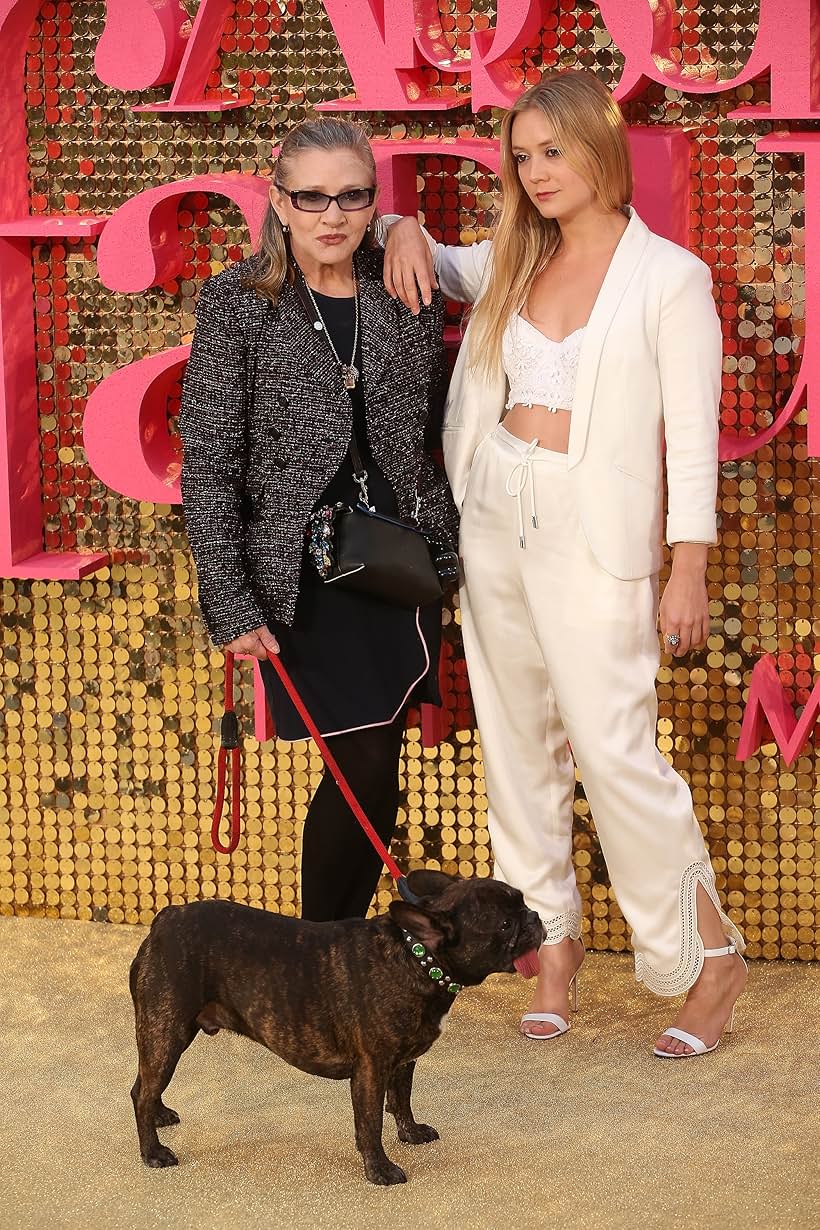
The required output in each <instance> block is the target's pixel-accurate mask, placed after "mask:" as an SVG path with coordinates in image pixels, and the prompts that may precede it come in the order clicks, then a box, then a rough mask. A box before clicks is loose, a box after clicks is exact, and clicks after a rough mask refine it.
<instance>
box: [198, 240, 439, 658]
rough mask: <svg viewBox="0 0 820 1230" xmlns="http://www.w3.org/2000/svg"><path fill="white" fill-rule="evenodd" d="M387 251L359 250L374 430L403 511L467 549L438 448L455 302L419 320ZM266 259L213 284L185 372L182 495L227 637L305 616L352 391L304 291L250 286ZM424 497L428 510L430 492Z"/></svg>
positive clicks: (218, 623) (202, 301) (212, 614)
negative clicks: (253, 270) (307, 560)
mask: <svg viewBox="0 0 820 1230" xmlns="http://www.w3.org/2000/svg"><path fill="white" fill-rule="evenodd" d="M383 259H384V258H383V253H382V252H381V251H380V250H377V251H365V252H360V253H358V254H357V256H356V268H357V275H358V279H359V302H360V312H361V330H362V366H363V377H364V394H365V406H366V414H367V427H368V439H369V443H370V447H371V449H372V452H373V455H374V457H375V459H376V461H377V462H378V464H379V465H380V466H381V468H382V470H383V471H384V474H385V475H386V477H387V479H388V480H389V482H390V483H391V485H392V487H393V489H394V491H395V493H396V499H397V502H398V506H399V511H400V513H401V515H402V516H405V517H406V516H411V515H412V514H413V512H414V510H415V509H416V507H417V508H418V512H417V516H418V521H419V523H420V525H421V526H422V528H423V529H425V530H427V531H430V532H432V533H435V534H437V535H438V536H442V537H444V538H445V539H446V541H447V542H448V544H449V545H453V546H454V545H455V540H456V536H457V530H458V514H457V512H456V509H455V505H454V503H453V499H452V496H451V494H450V489H449V486H448V484H447V479H446V477H445V475H444V472H443V470H442V469H441V468H440V467H439V466H437V465H436V464H435V462H434V461H433V460H432V458H431V457H430V455H429V454H428V452H427V451H426V450H425V443H424V438H425V429H426V427H427V423H428V419H429V417H430V415H431V414H432V415H433V416H435V420H436V421H439V413H440V409H441V405H442V403H443V399H444V393H445V374H444V373H445V361H444V349H443V342H442V323H443V302H442V299H441V296H440V295H438V294H437V295H436V298H435V300H434V302H433V304H432V305H431V307H430V308H424V309H422V311H421V314H420V315H419V316H417V317H416V316H413V315H412V313H411V312H409V311H408V310H407V309H406V308H405V307H404V306H403V305H402V304H401V303H399V302H397V301H394V300H393V299H391V298H390V296H389V295H388V294H387V291H386V290H385V289H384V285H383V283H382V265H383ZM253 260H254V258H253V257H251V258H250V260H249V261H242V262H240V263H238V264H236V265H234V266H232V267H231V268H230V269H227V270H225V272H224V273H220V274H219V275H217V276H216V277H214V278H211V279H210V280H209V281H208V282H206V283H205V285H204V286H203V287H202V290H201V291H200V295H199V302H198V305H197V323H196V330H195V333H194V339H193V345H192V348H191V356H190V358H189V360H188V365H187V369H186V372H185V378H184V382H183V394H182V407H181V413H180V432H181V435H182V442H183V462H182V500H183V508H184V512H185V523H186V529H187V533H188V540H189V542H190V545H191V550H192V552H193V556H194V561H195V563H196V568H197V574H198V578H199V602H200V607H201V610H202V614H203V618H204V620H205V623H206V625H207V628H208V631H209V633H210V635H211V638H212V639H213V641H214V643H215V644H217V645H219V644H225V643H226V642H227V641H231V640H234V639H235V638H236V637H237V636H241V635H242V634H243V633H245V632H248V631H250V630H251V629H252V628H257V627H259V625H260V624H263V623H265V622H267V621H268V620H269V619H271V618H272V619H275V620H279V621H281V622H282V623H285V624H291V623H292V622H293V615H294V610H295V607H296V597H297V593H298V588H299V573H300V567H301V562H302V554H303V551H304V535H305V527H306V525H307V521H308V517H309V516H310V513H311V512H312V510H313V508H314V505H315V504H316V501H317V499H318V498H319V496H320V495H321V493H322V492H323V491H324V489H325V487H326V486H327V484H328V483H329V482H330V480H331V478H332V477H333V476H334V474H335V473H336V472H337V470H338V469H339V466H340V465H341V464H342V461H343V459H344V456H345V454H346V452H347V448H348V443H349V440H350V430H351V426H352V421H353V419H352V408H351V403H350V398H349V396H348V394H347V392H346V390H345V388H344V385H343V382H342V377H341V373H340V371H339V368H338V365H337V363H336V361H335V359H334V358H333V355H332V354H331V352H330V348H329V346H328V344H327V341H326V339H325V337H324V335H323V334H322V333H319V332H317V331H316V330H315V329H314V328H313V326H312V324H311V322H310V321H309V320H308V317H307V314H306V312H305V309H304V306H303V305H302V302H301V301H300V299H299V297H298V295H297V294H296V291H295V290H294V288H293V287H292V286H290V285H285V286H284V287H283V289H282V291H281V294H280V296H279V300H278V302H277V304H276V305H275V306H274V305H273V304H271V303H270V301H269V300H268V299H265V298H263V297H261V296H260V295H258V294H257V293H256V291H254V290H251V289H249V288H247V287H246V286H244V285H243V276H244V275H245V274H246V273H247V272H248V270H249V268H250V267H251V262H252V261H253ZM417 496H418V506H417V504H416V497H417Z"/></svg>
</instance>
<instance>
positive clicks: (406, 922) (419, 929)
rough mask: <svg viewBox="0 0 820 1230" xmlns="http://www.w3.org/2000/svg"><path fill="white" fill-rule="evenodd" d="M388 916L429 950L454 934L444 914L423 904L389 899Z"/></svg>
mask: <svg viewBox="0 0 820 1230" xmlns="http://www.w3.org/2000/svg"><path fill="white" fill-rule="evenodd" d="M433 874H435V873H433ZM408 879H409V877H408ZM390 917H391V918H392V919H393V922H394V923H397V924H398V926H400V927H402V928H403V929H404V930H405V931H409V932H410V934H411V935H412V937H413V939H414V940H418V941H419V942H420V943H421V944H423V945H424V947H425V948H429V949H430V951H431V952H435V951H436V949H437V948H439V947H440V946H441V945H442V944H445V943H447V941H448V940H450V939H452V937H453V934H454V929H453V924H452V922H451V921H450V919H449V918H448V917H447V916H446V915H445V914H437V913H436V912H435V911H434V910H426V909H425V908H424V907H423V906H418V905H409V904H408V902H406V901H391V903H390Z"/></svg>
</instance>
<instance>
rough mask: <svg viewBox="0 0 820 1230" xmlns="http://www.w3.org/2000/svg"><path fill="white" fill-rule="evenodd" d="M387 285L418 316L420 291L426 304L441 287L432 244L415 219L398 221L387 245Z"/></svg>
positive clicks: (391, 230)
mask: <svg viewBox="0 0 820 1230" xmlns="http://www.w3.org/2000/svg"><path fill="white" fill-rule="evenodd" d="M384 285H385V287H386V289H387V293H388V294H389V295H390V296H391V297H392V298H393V299H401V301H402V303H403V304H404V305H405V307H407V308H409V309H410V311H411V312H412V313H413V315H414V316H418V314H419V311H420V310H421V309H420V307H419V294H421V299H422V302H423V303H424V305H425V306H426V307H429V306H430V303H431V302H432V298H433V291H434V290H437V289H438V282H437V281H436V271H435V269H434V267H433V257H432V254H431V252H430V245H429V244H428V243H427V240H426V239H425V238H424V233H423V232H422V229H421V227H420V226H419V224H418V222H417V221H416V219H415V218H402V219H401V221H399V222H394V223H393V224H392V226H391V227H390V229H389V230H388V232H387V242H386V243H385V246H384Z"/></svg>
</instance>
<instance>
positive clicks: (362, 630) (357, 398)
mask: <svg viewBox="0 0 820 1230" xmlns="http://www.w3.org/2000/svg"><path fill="white" fill-rule="evenodd" d="M314 294H315V297H316V300H317V302H318V304H319V308H320V311H321V313H322V317H323V319H324V321H325V324H326V325H327V328H328V330H329V332H330V334H331V336H332V338H333V344H334V346H335V347H336V350H337V352H338V353H339V354H340V355H341V356H342V357H343V358H344V359H346V358H347V356H349V355H350V353H351V351H352V348H353V337H354V331H355V312H356V308H355V300H354V299H353V298H349V299H338V298H330V297H329V296H327V295H320V294H318V293H316V292H314ZM355 363H356V367H357V368H358V369H359V371H360V372H361V370H362V363H361V341H360V342H359V349H358V351H357V354H356V359H355ZM363 383H364V381H363V378H362V377H361V376H360V378H359V380H358V383H357V385H356V388H355V389H353V390H352V391H351V393H350V400H351V404H352V410H353V426H354V430H355V432H356V440H357V442H358V444H359V449H360V452H361V456H362V464H363V465H364V468H365V469H366V471H367V475H368V480H367V485H368V492H369V495H370V502H371V504H374V505H375V507H376V508H377V509H378V511H379V512H382V513H386V514H387V515H388V516H393V517H397V516H398V515H399V510H398V506H397V504H396V497H395V494H394V492H393V488H392V487H391V486H390V483H389V482H388V480H387V478H386V477H385V475H384V474H383V472H382V470H381V469H380V468H379V466H378V464H377V462H376V460H375V458H374V457H373V454H372V452H371V450H370V443H369V440H368V437H367V419H366V414H365V396H364V389H363ZM357 497H358V488H357V487H356V484H355V482H354V479H353V465H352V462H351V460H350V456H349V454H348V455H346V456H345V459H344V461H343V462H342V464H341V466H340V468H339V470H338V471H337V472H336V474H335V475H334V477H333V478H332V479H331V481H330V483H329V484H328V486H327V487H326V488H325V490H324V492H323V493H322V495H321V496H320V497H319V499H318V500H317V502H316V507H317V508H318V507H320V506H321V505H323V504H335V503H337V502H338V501H341V502H342V503H345V504H354V503H355V502H356V499H357ZM268 627H269V628H270V629H271V631H272V632H273V634H274V636H275V637H276V639H277V640H278V642H279V646H280V650H281V657H282V662H283V664H284V666H285V668H286V670H287V671H288V674H289V675H290V676H291V678H292V679H293V682H294V684H295V686H296V689H297V691H298V692H299V694H300V696H301V697H302V699H303V701H304V703H305V705H306V707H307V710H308V712H309V713H310V715H311V717H312V718H313V719H314V721H315V722H316V724H317V726H318V727H319V730H320V732H321V734H323V735H334V734H342V733H345V732H349V731H353V730H362V729H364V728H366V727H369V726H382V725H387V724H389V723H391V722H393V721H394V720H395V719H396V718H398V717H399V715H400V714H401V713H402V712H404V711H405V710H406V709H407V707H408V706H409V705H411V704H412V705H419V704H422V703H429V704H440V703H441V698H440V696H439V690H438V661H439V651H440V646H441V603H440V602H434V603H431V604H430V605H428V606H425V607H419V608H417V609H416V610H407V609H405V608H403V607H398V606H392V605H390V604H389V603H385V602H380V601H379V600H378V599H376V598H371V597H370V596H369V595H367V594H360V593H355V592H354V591H352V590H347V591H345V590H343V589H339V588H338V587H337V586H335V585H325V584H324V582H323V581H322V580H321V578H320V577H319V574H318V573H317V572H316V569H315V568H314V566H313V564H312V563H311V562H310V560H309V558H308V556H307V554H305V555H304V556H303V559H302V569H301V575H300V579H299V596H298V599H297V603H296V613H295V616H294V620H293V626H292V627H287V626H286V625H283V624H280V623H278V622H277V621H275V620H269V621H268ZM261 669H262V677H263V679H264V683H265V694H266V697H267V701H268V707H269V709H270V711H271V716H272V717H273V720H274V723H275V726H276V733H277V736H278V737H279V738H280V739H287V740H291V739H306V738H308V732H307V730H306V729H305V726H304V723H303V722H302V719H301V718H300V717H299V714H298V713H297V712H296V709H295V708H294V706H293V704H292V702H291V700H290V697H289V696H288V694H287V693H286V691H285V689H284V687H283V686H282V684H281V682H280V680H279V676H278V675H277V674H276V672H275V670H274V669H273V667H272V666H271V665H270V663H269V662H265V661H263V662H262V663H261Z"/></svg>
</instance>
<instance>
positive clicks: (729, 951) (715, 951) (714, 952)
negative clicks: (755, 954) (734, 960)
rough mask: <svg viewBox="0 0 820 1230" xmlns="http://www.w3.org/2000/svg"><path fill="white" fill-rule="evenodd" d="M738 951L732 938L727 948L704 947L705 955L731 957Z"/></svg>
mask: <svg viewBox="0 0 820 1230" xmlns="http://www.w3.org/2000/svg"><path fill="white" fill-rule="evenodd" d="M736 952H737V948H736V947H735V945H734V941H732V940H730V941H729V943H728V944H727V945H726V947H725V948H704V950H703V955H704V957H731V956H733V955H734V954H735V953H736Z"/></svg>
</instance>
